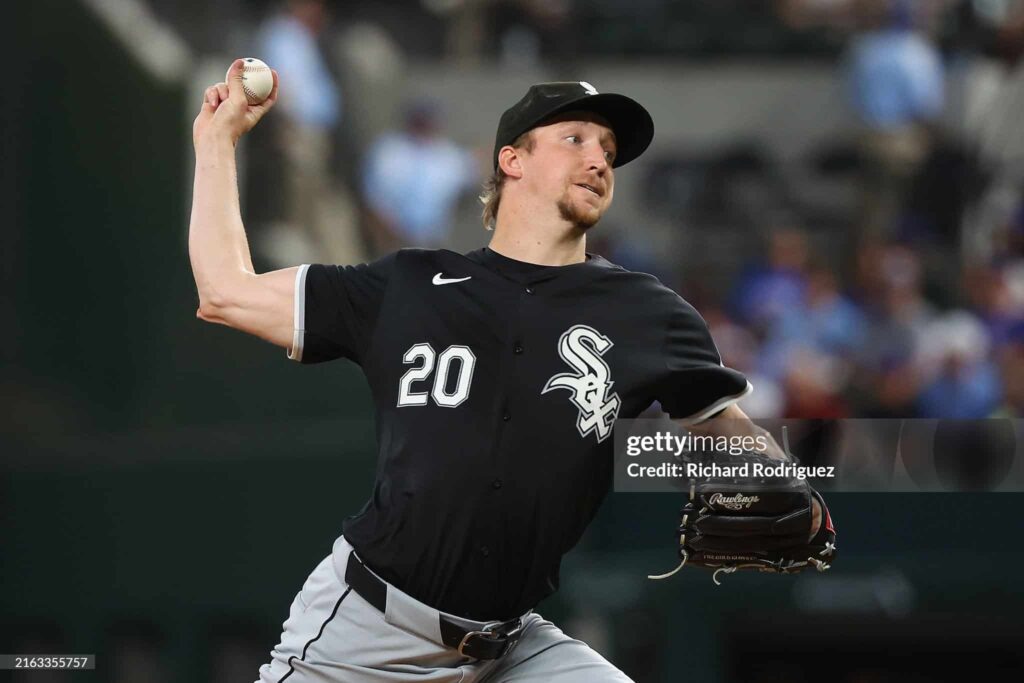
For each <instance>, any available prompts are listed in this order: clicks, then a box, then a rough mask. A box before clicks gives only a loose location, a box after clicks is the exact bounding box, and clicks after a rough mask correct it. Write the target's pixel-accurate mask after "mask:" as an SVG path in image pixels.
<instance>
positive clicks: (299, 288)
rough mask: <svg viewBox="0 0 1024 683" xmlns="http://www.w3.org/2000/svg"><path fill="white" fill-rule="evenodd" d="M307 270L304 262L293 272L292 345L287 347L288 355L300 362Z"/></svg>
mask: <svg viewBox="0 0 1024 683" xmlns="http://www.w3.org/2000/svg"><path fill="white" fill-rule="evenodd" d="M308 270H309V264H308V263H304V264H302V265H301V266H299V269H298V271H296V273H295V312H294V313H293V317H294V322H293V327H294V331H293V332H292V347H291V348H290V349H288V357H289V358H291V359H292V360H295V361H299V362H300V363H301V362H302V344H303V342H304V341H305V336H306V272H307V271H308Z"/></svg>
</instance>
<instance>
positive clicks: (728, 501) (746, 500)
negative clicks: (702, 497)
mask: <svg viewBox="0 0 1024 683" xmlns="http://www.w3.org/2000/svg"><path fill="white" fill-rule="evenodd" d="M760 501H761V498H760V497H758V496H744V495H743V494H742V493H737V494H736V495H734V496H723V495H722V494H721V493H716V494H714V495H712V496H711V498H709V499H708V505H710V506H711V507H715V506H716V505H717V506H719V507H723V508H725V509H726V510H742V509H743V508H749V507H750V506H751V505H753V504H754V503H758V502H760Z"/></svg>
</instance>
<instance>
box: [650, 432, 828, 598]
mask: <svg viewBox="0 0 1024 683" xmlns="http://www.w3.org/2000/svg"><path fill="white" fill-rule="evenodd" d="M783 440H784V441H785V434H783ZM786 453H787V455H788V453H789V448H788V444H786ZM789 457H790V461H789V462H783V461H779V460H776V459H773V458H770V457H768V456H767V455H765V454H764V453H758V452H744V453H741V454H739V455H728V456H724V457H723V456H722V455H721V454H717V455H716V456H715V457H714V460H713V462H714V463H715V464H717V465H719V466H720V467H722V468H723V469H724V468H725V466H728V471H729V472H732V473H733V474H724V475H721V476H715V475H712V476H709V477H705V478H698V479H694V480H693V481H692V482H691V484H690V497H689V501H688V502H687V503H686V505H685V506H683V509H682V510H680V515H681V518H682V520H681V522H680V524H679V527H678V529H677V532H678V535H679V557H680V558H681V560H682V562H680V563H679V566H678V567H676V568H675V569H674V570H673V571H671V572H669V573H667V574H661V575H657V576H648V578H650V579H665V578H668V577H670V576H672V575H673V574H675V573H676V572H678V571H679V570H680V569H682V568H683V567H684V566H687V565H689V566H694V565H695V566H700V567H706V568H708V569H711V570H713V571H714V574H713V575H712V580H714V582H715V584H716V585H720V583H719V581H718V574H719V573H725V574H731V573H733V572H735V571H738V570H740V569H755V570H758V571H762V572H774V573H780V574H790V573H795V572H799V571H802V570H804V569H807V568H808V567H813V568H815V569H817V570H818V571H820V572H823V571H825V570H826V569H828V568H829V566H830V565H831V563H832V561H833V560H834V559H835V554H836V532H835V528H834V526H833V524H832V517H831V515H829V512H828V507H826V505H825V500H824V499H823V498H822V497H821V494H819V493H818V492H817V491H815V490H814V489H813V488H811V486H810V484H808V483H807V480H806V479H800V478H798V477H797V476H796V474H795V473H794V474H793V475H792V476H785V474H783V476H775V475H778V474H779V473H780V472H783V473H784V472H786V471H787V469H786V468H780V467H779V466H780V465H795V464H796V460H795V459H794V458H792V456H789ZM743 465H746V468H745V469H743V468H742V467H741V468H740V469H738V470H737V469H733V468H734V467H736V466H743ZM755 465H760V467H755ZM789 469H793V468H789ZM758 471H762V472H764V471H767V472H770V473H771V474H772V475H773V476H757V475H756V472H758ZM736 472H742V473H743V474H735V473H736ZM812 500H817V501H818V503H819V504H820V505H821V524H820V527H819V528H818V531H817V533H815V534H814V537H813V538H812V537H811V531H812V529H813V510H812V503H811V501H812Z"/></svg>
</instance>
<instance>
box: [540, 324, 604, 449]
mask: <svg viewBox="0 0 1024 683" xmlns="http://www.w3.org/2000/svg"><path fill="white" fill-rule="evenodd" d="M612 346H614V344H613V343H612V341H611V340H610V339H609V338H608V337H606V336H604V335H603V334H601V333H600V332H598V331H597V330H595V329H594V328H592V327H588V326H586V325H573V326H572V327H570V328H569V329H568V330H566V331H565V332H563V333H562V336H561V338H560V339H559V340H558V355H559V356H561V357H562V360H564V361H565V362H566V363H567V364H568V365H569V367H571V368H572V369H573V372H565V373H562V374H559V375H555V376H554V377H552V378H551V379H549V380H548V381H547V384H545V385H544V389H543V390H542V391H541V392H540V393H542V394H546V393H548V392H549V391H553V390H555V389H566V390H568V391H569V393H570V394H571V396H570V399H569V400H571V401H572V403H573V405H575V406H576V407H577V408H578V409H579V411H580V414H579V418H577V420H576V429H578V430H579V432H580V436H581V437H584V438H586V436H587V435H588V434H590V433H591V432H594V433H595V435H596V437H597V441H598V443H600V442H601V441H604V440H605V439H606V438H608V435H609V434H611V433H612V426H613V425H614V424H615V418H616V417H617V416H618V414H619V405H620V403H621V402H620V401H619V395H618V394H616V393H613V392H612V385H613V384H614V382H613V381H612V380H611V371H610V370H609V369H608V364H607V363H605V362H604V358H602V357H601V356H603V355H604V354H605V352H606V351H607V350H608V349H610V348H612Z"/></svg>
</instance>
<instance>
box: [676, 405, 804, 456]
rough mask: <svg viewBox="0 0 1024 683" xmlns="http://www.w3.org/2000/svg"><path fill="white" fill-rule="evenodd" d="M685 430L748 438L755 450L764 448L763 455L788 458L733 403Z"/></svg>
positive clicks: (780, 448) (769, 435)
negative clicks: (714, 415) (754, 444)
mask: <svg viewBox="0 0 1024 683" xmlns="http://www.w3.org/2000/svg"><path fill="white" fill-rule="evenodd" d="M687 429H689V430H690V431H693V432H696V433H698V434H709V435H711V436H724V437H727V438H728V437H750V438H751V439H752V440H753V443H756V444H757V445H758V446H757V450H758V451H761V450H762V449H761V445H762V444H763V445H764V446H765V448H764V450H763V453H764V454H765V455H767V456H768V457H770V458H775V459H776V460H789V457H788V456H787V455H786V453H785V452H784V451H783V450H782V447H781V446H779V444H778V442H777V441H775V438H774V437H773V436H772V434H771V432H769V431H768V430H767V429H765V428H764V427H761V426H760V425H757V424H755V423H754V422H753V420H751V419H750V418H749V417H747V415H746V413H744V412H743V411H742V410H741V409H740V407H739V406H738V405H736V404H735V403H734V404H732V405H731V406H729V407H728V408H726V409H725V410H724V411H722V413H721V414H719V415H717V416H716V417H713V418H711V419H710V420H705V421H704V422H701V423H699V424H696V425H688V426H687Z"/></svg>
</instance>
